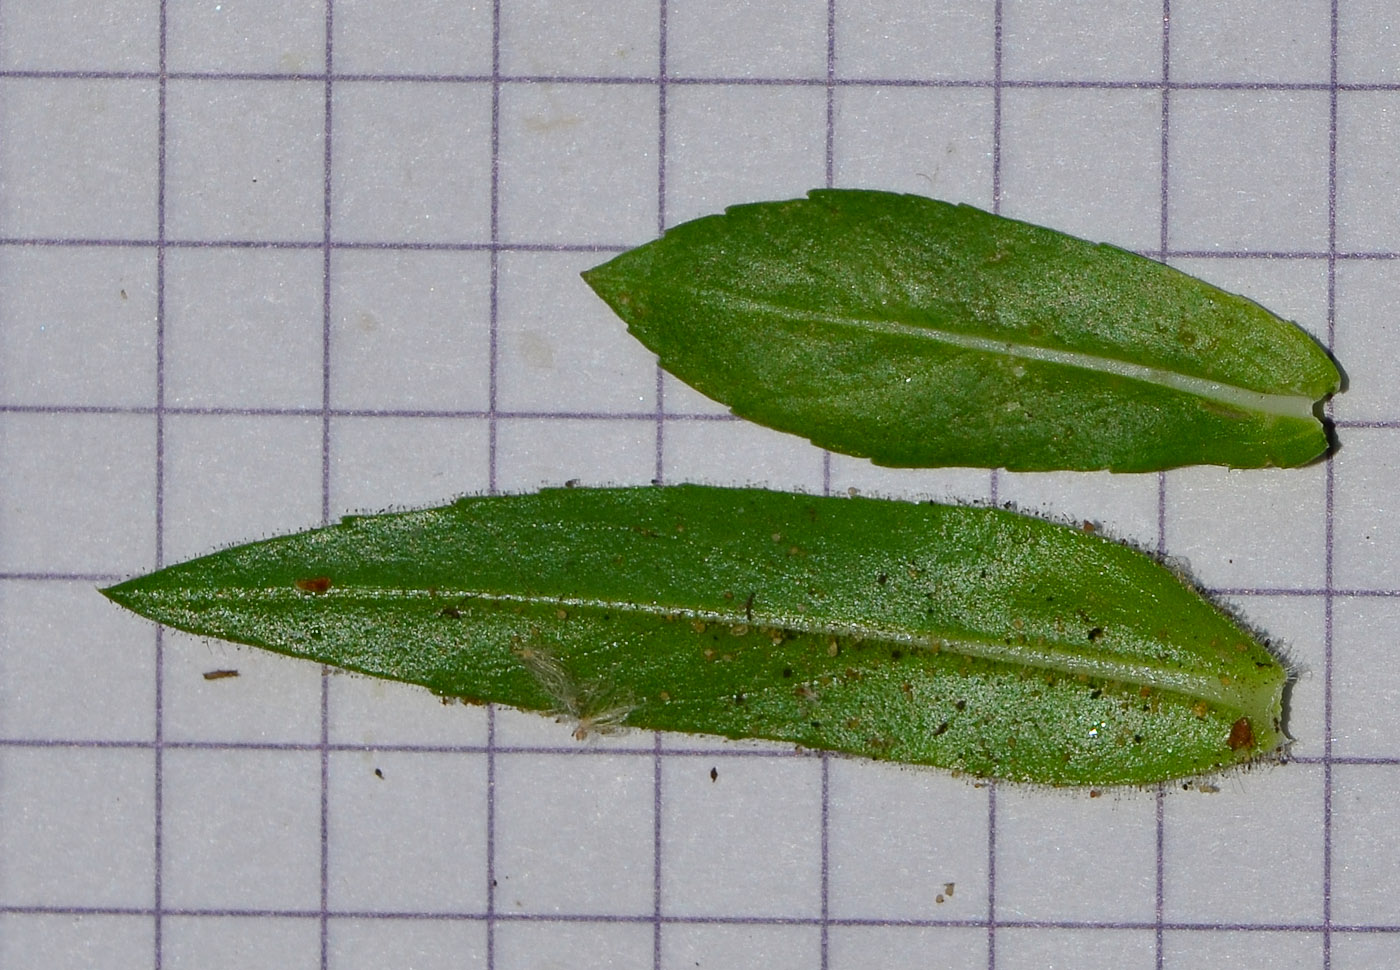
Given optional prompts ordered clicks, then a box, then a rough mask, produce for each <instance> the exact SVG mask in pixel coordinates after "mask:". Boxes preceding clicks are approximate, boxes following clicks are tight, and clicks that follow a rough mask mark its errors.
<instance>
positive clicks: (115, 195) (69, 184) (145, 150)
mask: <svg viewBox="0 0 1400 970" xmlns="http://www.w3.org/2000/svg"><path fill="white" fill-rule="evenodd" d="M5 6H6V7H8V6H9V5H8V4H6V5H5ZM0 105H4V113H3V115H2V116H0V117H2V118H3V121H4V135H5V137H4V138H0V172H4V173H5V177H4V179H0V226H4V227H5V230H4V231H5V234H6V235H7V236H15V237H23V236H33V237H39V238H93V239H150V238H154V237H155V234H156V173H155V163H154V159H155V158H156V157H157V154H158V149H157V145H156V135H157V132H158V131H159V101H158V99H157V92H156V83H155V82H154V81H151V80H98V79H85V78H0Z"/></svg>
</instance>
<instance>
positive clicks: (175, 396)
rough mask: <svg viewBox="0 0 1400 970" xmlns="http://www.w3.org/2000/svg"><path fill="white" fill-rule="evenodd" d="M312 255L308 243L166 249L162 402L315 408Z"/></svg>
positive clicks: (319, 338) (315, 257) (316, 307)
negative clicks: (304, 245)
mask: <svg viewBox="0 0 1400 970" xmlns="http://www.w3.org/2000/svg"><path fill="white" fill-rule="evenodd" d="M322 262H323V261H322V257H321V254H320V253H319V252H316V251H315V250H284V249H175V250H171V251H170V252H168V253H167V254H166V257H165V390H166V398H165V401H166V404H167V406H174V407H211V408H317V409H319V408H320V406H321V367H322V364H321V352H322V343H323V340H324V337H323V329H324V328H323V324H322V310H321V279H322V277H323V276H324V269H323V266H322Z"/></svg>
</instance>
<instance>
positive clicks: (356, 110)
mask: <svg viewBox="0 0 1400 970" xmlns="http://www.w3.org/2000/svg"><path fill="white" fill-rule="evenodd" d="M334 117H335V159H334V162H333V164H332V166H331V184H332V189H331V222H332V225H333V226H334V231H335V238H336V239H337V240H340V241H355V242H385V243H482V242H486V241H487V240H489V239H490V238H491V181H490V179H488V178H485V177H483V173H485V172H489V171H491V89H490V87H489V86H488V85H484V84H449V83H442V84H439V83H424V84H372V83H355V82H349V81H342V82H341V83H339V84H338V85H336V89H335V104H334Z"/></svg>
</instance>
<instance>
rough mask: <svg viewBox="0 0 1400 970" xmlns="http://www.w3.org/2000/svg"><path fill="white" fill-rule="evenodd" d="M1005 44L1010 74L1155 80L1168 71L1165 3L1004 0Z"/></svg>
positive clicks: (1030, 78) (1048, 78)
mask: <svg viewBox="0 0 1400 970" xmlns="http://www.w3.org/2000/svg"><path fill="white" fill-rule="evenodd" d="M1172 22H1173V24H1175V22H1176V11H1175V9H1173V10H1172ZM1173 35H1175V31H1173ZM1002 49H1003V50H1004V51H1005V54H1004V57H1005V64H1004V67H1003V72H1004V75H1005V77H1006V78H1007V79H1008V80H1016V81H1120V82H1121V81H1137V82H1142V81H1155V80H1157V79H1159V78H1160V77H1161V76H1162V7H1161V5H1160V4H1153V3H1140V2H1139V0H1108V2H1101V3H1095V4H1062V3H1037V2H1033V0H1003V4H1002Z"/></svg>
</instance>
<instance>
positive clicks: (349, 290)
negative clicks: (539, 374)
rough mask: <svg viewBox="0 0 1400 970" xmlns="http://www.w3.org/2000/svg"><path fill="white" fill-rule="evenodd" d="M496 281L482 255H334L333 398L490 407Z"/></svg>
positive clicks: (350, 403) (381, 405)
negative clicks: (493, 307)
mask: <svg viewBox="0 0 1400 970" xmlns="http://www.w3.org/2000/svg"><path fill="white" fill-rule="evenodd" d="M490 286H491V276H490V262H489V257H488V256H487V255H486V254H484V253H475V252H424V251H383V250H366V251H353V252H338V253H336V254H335V257H334V262H333V265H332V274H331V402H332V404H333V405H334V406H335V407H337V408H353V409H361V408H363V409H368V410H424V411H432V410H440V411H485V410H486V409H487V408H488V407H489V406H490V396H489V395H490V386H491V336H490V320H491V289H490Z"/></svg>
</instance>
